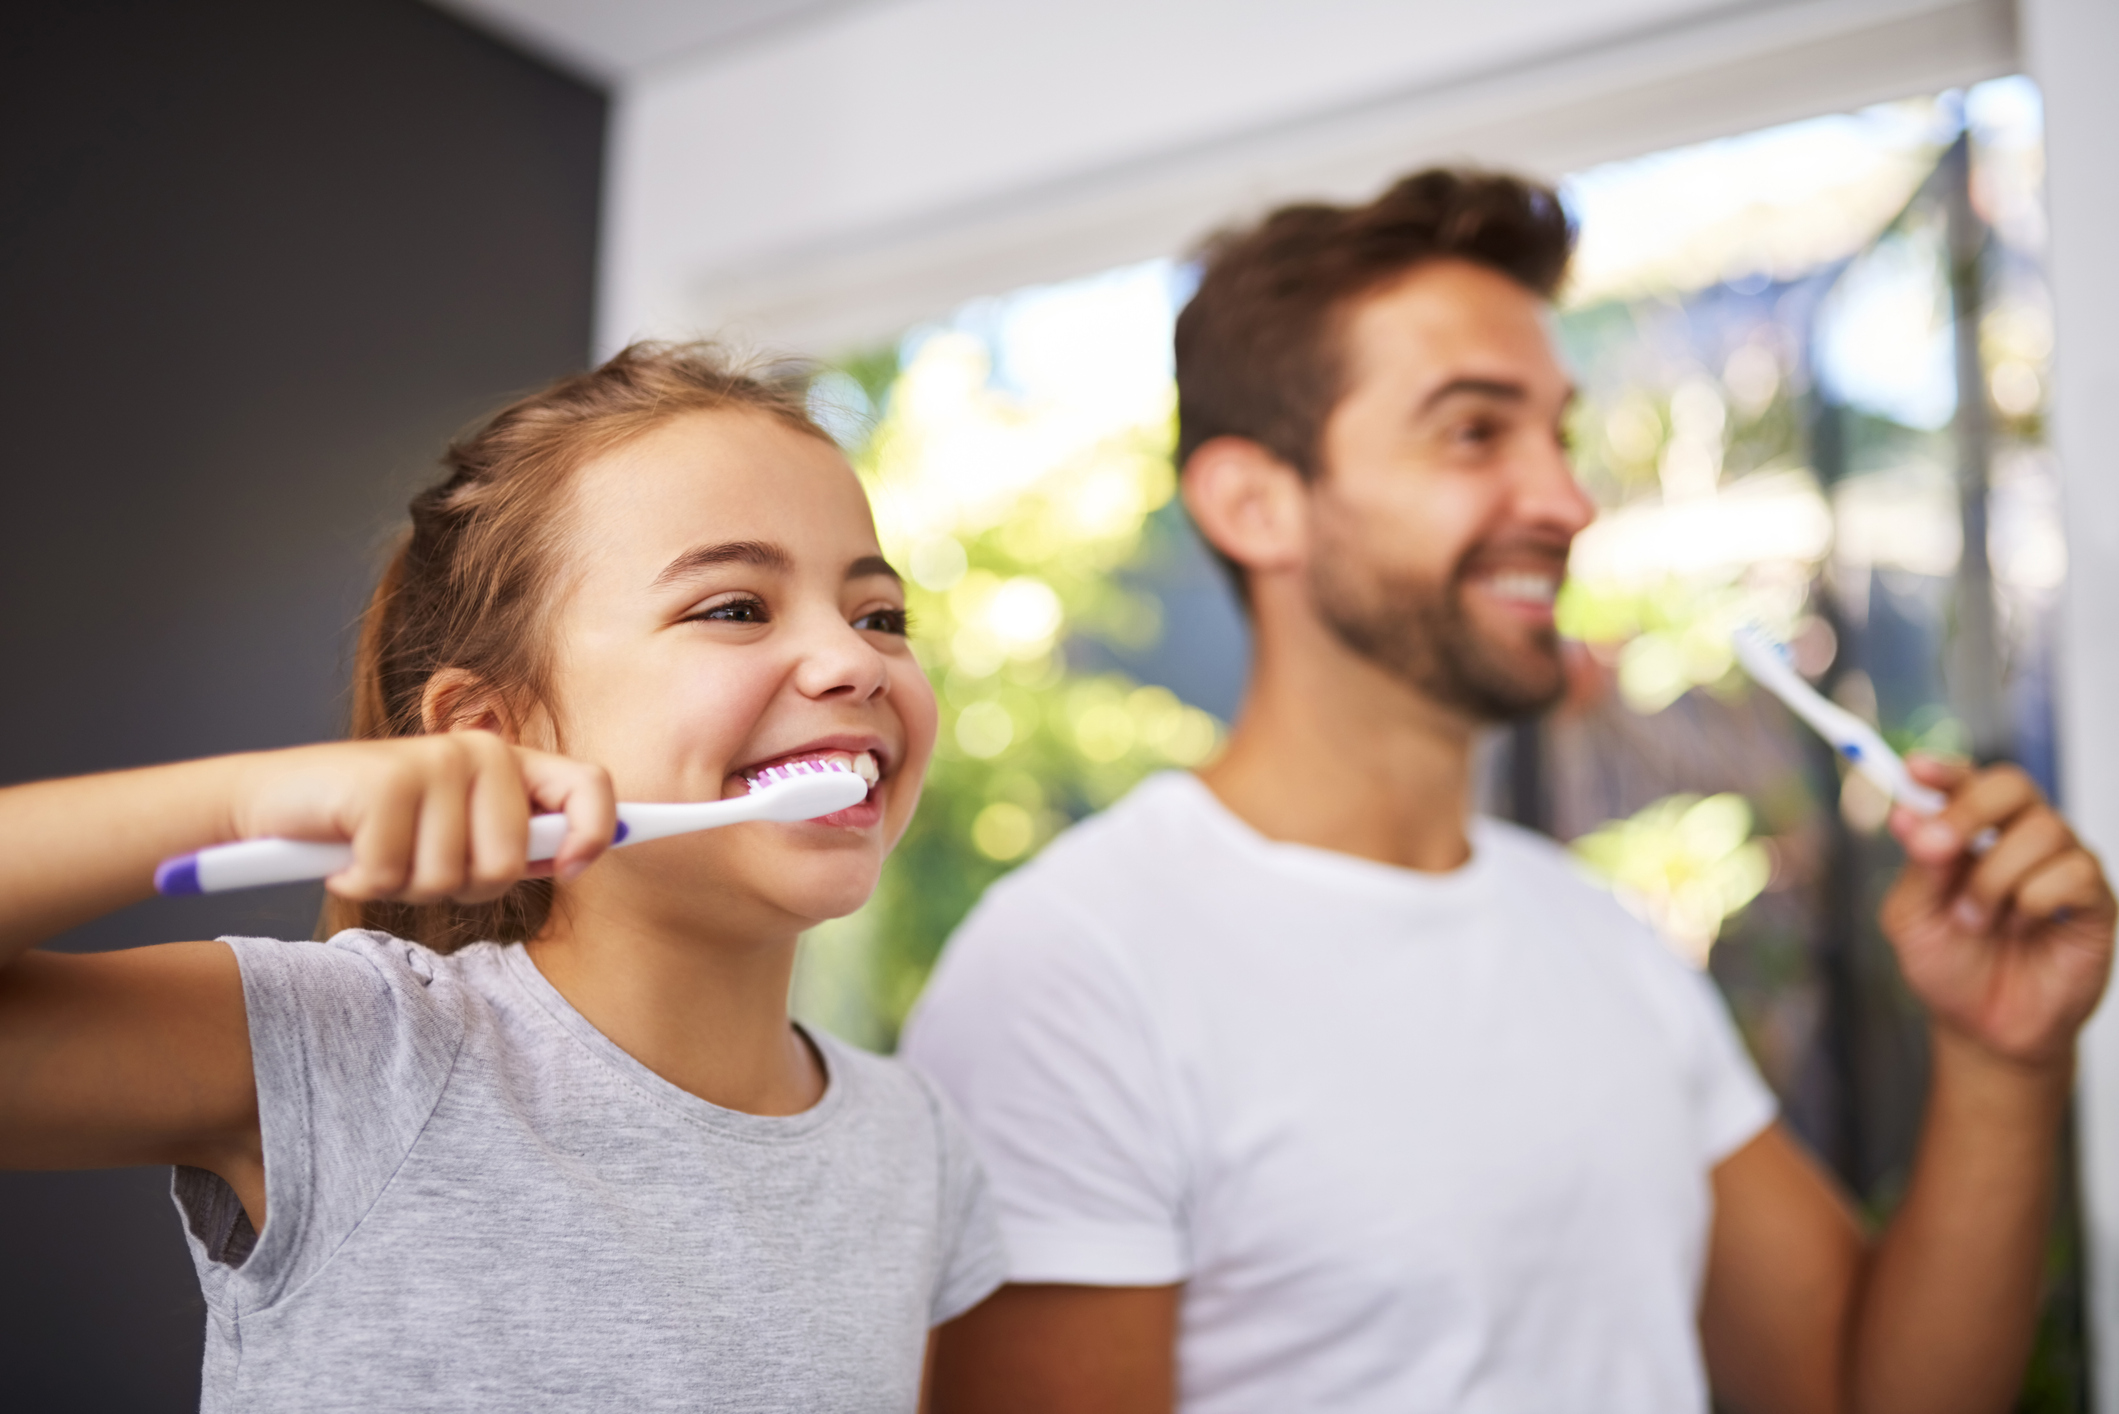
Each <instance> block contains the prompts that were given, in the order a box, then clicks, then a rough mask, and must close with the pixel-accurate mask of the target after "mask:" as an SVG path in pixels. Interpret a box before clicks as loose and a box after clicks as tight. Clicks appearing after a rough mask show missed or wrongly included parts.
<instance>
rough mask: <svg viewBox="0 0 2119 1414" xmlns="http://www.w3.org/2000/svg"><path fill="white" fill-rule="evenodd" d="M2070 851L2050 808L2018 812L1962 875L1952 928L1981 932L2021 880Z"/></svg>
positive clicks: (2069, 837)
mask: <svg viewBox="0 0 2119 1414" xmlns="http://www.w3.org/2000/svg"><path fill="white" fill-rule="evenodd" d="M2074 848H2075V837H2074V835H2073V834H2072V833H2071V832H2070V831H2069V830H2068V827H2067V824H2066V822H2065V821H2063V820H2062V819H2061V818H2060V817H2059V816H2058V815H2056V814H2054V813H2053V812H2052V811H2051V810H2050V809H2048V808H2047V807H2045V806H2043V805H2040V806H2037V807H2036V808H2034V809H2031V810H2026V811H2024V812H2023V813H2022V814H2020V815H2018V816H2017V817H2016V818H2015V819H2014V820H2013V821H2011V822H2010V824H2009V827H2008V828H2007V829H2006V830H2003V831H2002V832H2001V835H2000V837H1999V838H1998V839H1997V840H1995V842H1994V845H1993V847H1992V848H1991V849H1989V850H1987V852H1986V853H1985V854H1983V855H1981V856H1980V857H1979V859H1978V861H1977V862H1976V863H1975V864H1973V865H1972V867H1971V869H1970V871H1969V872H1968V873H1966V875H1965V878H1964V885H1963V887H1962V889H1961V890H1960V891H1959V893H1958V896H1957V901H1956V903H1954V904H1953V905H1952V906H1951V908H1952V912H1953V914H1954V916H1955V918H1956V920H1957V922H1958V924H1959V925H1960V926H1961V927H1964V928H1968V929H1971V930H1973V931H1975V932H1977V931H1982V930H1984V929H1985V928H1986V927H1987V925H1988V923H1989V922H1990V921H1991V920H1993V919H1994V918H1996V917H1998V916H2000V915H2001V913H2002V912H2003V911H2004V910H2005V909H2006V908H2007V907H2008V906H2009V905H2010V904H2011V903H2012V902H2015V896H2016V894H2017V892H2018V891H2019V890H2020V889H2021V888H2022V887H2023V885H2024V884H2025V882H2026V881H2028V880H2029V879H2030V878H2031V877H2032V876H2033V875H2035V874H2036V873H2038V871H2039V870H2041V869H2043V868H2044V867H2046V866H2047V865H2048V864H2050V863H2051V862H2052V861H2053V860H2055V859H2058V858H2060V857H2061V856H2063V855H2065V854H2067V853H2068V852H2069V851H2070V850H2073V849H2074ZM2019 907H2020V904H2019Z"/></svg>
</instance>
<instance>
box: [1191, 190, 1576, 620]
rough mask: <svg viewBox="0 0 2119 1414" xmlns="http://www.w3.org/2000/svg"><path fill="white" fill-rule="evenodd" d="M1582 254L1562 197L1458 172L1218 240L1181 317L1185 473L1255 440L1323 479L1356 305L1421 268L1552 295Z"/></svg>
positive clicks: (1311, 207) (1290, 212) (1295, 210)
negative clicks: (1468, 268)
mask: <svg viewBox="0 0 2119 1414" xmlns="http://www.w3.org/2000/svg"><path fill="white" fill-rule="evenodd" d="M1573 247H1574V228H1573V226H1572V225H1570V223H1569V222H1568V219H1567V213H1566V211H1565V210H1563V209H1562V208H1561V206H1560V199H1559V197H1558V196H1556V195H1555V194H1554V193H1553V191H1552V189H1551V188H1550V187H1545V186H1540V185H1539V184H1537V183H1535V182H1529V181H1525V180H1524V179H1522V178H1520V177H1511V176H1506V175H1503V174H1501V173H1497V172H1478V171H1469V170H1462V169H1454V168H1446V167H1444V168H1434V169H1431V170H1429V171H1425V172H1416V173H1415V174H1413V175H1412V176H1410V177H1407V178H1405V179H1404V180H1402V181H1400V182H1398V183H1397V184H1396V185H1395V186H1393V187H1391V189H1390V190H1388V191H1386V192H1384V193H1383V195H1381V196H1379V197H1377V198H1376V199H1375V200H1374V201H1372V202H1370V203H1369V204H1368V205H1366V206H1326V205H1323V204H1321V203H1317V204H1304V205H1300V206H1283V207H1281V208H1280V209H1279V210H1278V211H1275V212H1273V213H1272V214H1270V215H1269V216H1267V217H1266V218H1265V219H1264V220H1263V221H1261V222H1259V223H1258V224H1257V225H1255V226H1252V227H1249V228H1248V229H1243V230H1235V231H1225V232H1223V233H1221V234H1220V235H1218V236H1215V237H1213V238H1212V239H1210V240H1209V241H1208V242H1207V244H1206V246H1205V248H1204V249H1203V250H1202V251H1201V264H1202V267H1203V268H1202V271H1201V274H1200V281H1199V290H1198V292H1197V293H1196V294H1194V295H1193V296H1192V299H1191V302H1190V303H1188V304H1187V305H1186V306H1185V308H1184V312H1183V313H1181V314H1179V315H1178V316H1177V464H1178V466H1179V467H1180V468H1182V467H1183V466H1184V464H1185V462H1186V460H1187V459H1188V458H1190V457H1191V455H1192V453H1193V452H1195V451H1197V450H1198V449H1199V448H1200V446H1201V445H1202V444H1203V443H1205V442H1208V441H1210V440H1212V439H1213V438H1216V437H1246V438H1249V439H1250V440H1251V441H1254V442H1257V443H1259V444H1261V445H1262V446H1264V447H1265V448H1266V450H1267V451H1270V452H1271V453H1273V455H1274V456H1276V457H1279V458H1280V459H1281V460H1282V461H1284V462H1286V463H1287V464H1288V465H1289V466H1291V467H1293V468H1295V470H1296V471H1297V472H1298V473H1300V474H1301V475H1302V476H1303V477H1304V479H1306V480H1308V479H1314V478H1315V477H1316V476H1317V474H1318V472H1319V471H1320V470H1321V469H1322V468H1321V467H1320V465H1319V451H1320V443H1321V441H1322V439H1323V435H1324V424H1325V420H1326V418H1328V417H1329V416H1330V415H1331V411H1332V408H1333V406H1334V405H1335V404H1337V403H1338V401H1339V399H1340V396H1341V395H1342V394H1343V392H1344V391H1345V389H1344V386H1343V378H1344V373H1345V370H1344V368H1343V366H1342V364H1343V359H1342V357H1341V354H1342V350H1341V347H1340V344H1341V340H1340V337H1339V336H1340V330H1341V326H1342V325H1343V323H1344V320H1345V315H1346V312H1347V310H1348V308H1349V307H1350V306H1351V305H1352V304H1353V302H1354V301H1355V300H1356V299H1357V298H1359V297H1360V296H1362V295H1364V294H1367V293H1369V292H1370V291H1371V290H1373V289H1375V288H1377V287H1378V286H1380V285H1384V284H1388V283H1389V282H1390V281H1392V280H1394V279H1396V278H1397V277H1398V276H1400V275H1403V274H1405V273H1406V272H1407V271H1409V270H1411V269H1412V268H1413V267H1414V266H1416V265H1423V264H1425V263H1427V262H1428V261H1431V260H1466V261H1470V262H1472V263H1474V264H1477V265H1484V266H1486V267H1488V268H1489V269H1493V270H1498V271H1500V272H1501V273H1502V274H1504V275H1506V276H1508V277H1509V278H1510V279H1512V280H1514V281H1515V282H1516V283H1517V284H1519V285H1521V286H1523V287H1524V288H1525V289H1527V290H1529V291H1530V292H1531V293H1533V294H1535V295H1538V296H1540V297H1541V298H1544V299H1551V298H1552V297H1553V294H1554V293H1555V291H1557V290H1558V289H1559V286H1560V281H1561V279H1562V277H1564V276H1565V275H1566V273H1567V258H1568V255H1569V254H1570V253H1571V251H1572V250H1573ZM1217 558H1218V556H1217ZM1224 567H1225V568H1228V569H1229V570H1230V571H1231V572H1232V574H1234V573H1235V566H1232V565H1227V564H1226V562H1225V565H1224ZM1235 577H1236V582H1237V584H1238V586H1239V587H1241V585H1242V582H1243V581H1242V577H1241V575H1240V574H1238V575H1236V576H1235Z"/></svg>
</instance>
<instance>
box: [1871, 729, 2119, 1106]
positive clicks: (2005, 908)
mask: <svg viewBox="0 0 2119 1414" xmlns="http://www.w3.org/2000/svg"><path fill="white" fill-rule="evenodd" d="M1907 765H1908V766H1909V767H1910V768H1911V769H1912V771H1913V774H1914V775H1915V776H1916V777H1917V778H1918V779H1919V780H1921V781H1922V782H1923V783H1924V784H1927V785H1931V786H1934V787H1936V788H1938V789H1940V790H1942V791H1945V792H1946V793H1947V794H1948V795H1949V797H1950V801H1949V804H1948V805H1947V806H1946V807H1945V808H1944V809H1943V811H1942V813H1941V814H1939V815H1934V816H1921V815H1917V814H1915V813H1914V812H1913V811H1911V810H1908V809H1906V808H1905V807H1903V806H1901V807H1899V808H1898V809H1896V810H1894V811H1893V812H1892V813H1891V832H1892V833H1893V834H1894V835H1896V836H1897V837H1898V839H1899V841H1900V843H1902V844H1903V845H1904V846H1905V850H1906V860H1907V862H1906V867H1905V870H1904V872H1903V873H1901V874H1900V875H1899V877H1898V882H1897V883H1896V884H1894V885H1893V886H1892V888H1891V892H1890V894H1889V896H1888V897H1886V898H1885V899H1884V906H1883V915H1882V921H1883V929H1884V933H1885V935H1886V936H1887V937H1889V938H1890V940H1891V943H1892V945H1893V946H1894V947H1896V948H1897V950H1898V960H1899V965H1900V967H1901V968H1902V969H1903V970H1904V972H1905V977H1906V981H1907V983H1908V985H1910V986H1911V987H1912V989H1913V992H1914V995H1916V996H1918V997H1919V998H1920V1000H1921V1001H1922V1002H1923V1003H1924V1004H1925V1005H1926V1006H1927V1008H1928V1011H1929V1014H1930V1015H1931V1016H1932V1017H1933V1018H1934V1019H1935V1021H1936V1022H1937V1024H1939V1025H1941V1026H1944V1027H1947V1028H1948V1029H1950V1030H1951V1031H1954V1032H1956V1033H1957V1034H1959V1035H1960V1036H1962V1037H1963V1038H1965V1039H1966V1040H1969V1041H1971V1042H1973V1043H1974V1044H1975V1045H1977V1046H1978V1047H1979V1048H1980V1049H1982V1050H1984V1051H1986V1052H1988V1053H1989V1054H1991V1055H1993V1056H1996V1057H1998V1058H2000V1059H2004V1060H2008V1061H2012V1062H2015V1063H2018V1064H2023V1065H2032V1066H2049V1065H2065V1064H2066V1063H2067V1062H2068V1060H2069V1059H2070V1057H2071V1056H2072V1055H2073V1047H2074V1042H2075V1033H2076V1032H2077V1031H2079V1030H2080V1029H2081V1027H2082V1023H2083V1021H2084V1020H2085V1019H2087V1018H2088V1016H2089V1014H2090V1012H2091V1011H2092V1010H2093V1009H2095V1007H2096V1005H2097V999H2098V998H2099V997H2100V996H2102V995H2103V993H2104V985H2105V979H2106V978H2107V977H2108V976H2109V975H2110V973H2111V968H2112V930H2113V919H2114V914H2115V908H2114V903H2113V898H2112V890H2111V886H2110V885H2109V884H2108V883H2107V882H2106V880H2105V877H2104V869H2103V866H2102V865H2100V864H2099V863H2098V862H2097V859H2096V857H2095V856H2094V855H2092V854H2091V853H2090V852H2089V851H2088V850H2086V849H2084V848H2083V847H2082V845H2081V844H2080V843H2079V842H2078V841H2077V840H2076V839H2075V835H2074V832H2073V831H2072V830H2070V829H2069V828H2068V826H2067V822H2066V821H2064V820H2062V819H2061V818H2060V816H2059V815H2058V814H2057V813H2056V812H2055V811H2054V810H2053V808H2052V806H2051V805H2049V804H2048V803H2047V802H2046V799H2045V797H2044V795H2043V794H2041V793H2040V792H2039V789H2038V787H2037V786H2036V785H2035V784H2034V783H2033V782H2032V781H2031V778H2030V777H2029V776H2027V775H2025V774H2024V773H2023V772H2022V771H2021V770H2019V769H2017V768H2016V767H2014V766H1993V767H1989V768H1987V769H1986V770H1983V771H1976V772H1975V771H1973V770H1971V769H1970V768H1969V767H1966V766H1964V765H1960V764H1955V763H1946V762H1941V761H1935V760H1930V759H1927V758H1924V757H1918V756H1916V757H1913V758H1912V759H1911V760H1909V761H1908V762H1907ZM1989 830H1991V831H1992V832H1993V834H1992V836H1990V838H1991V841H1992V842H1991V844H1985V845H1984V847H1983V848H1975V846H1976V845H1979V844H1981V843H1983V842H1982V841H1981V836H1982V834H1983V833H1984V832H1986V831H1989Z"/></svg>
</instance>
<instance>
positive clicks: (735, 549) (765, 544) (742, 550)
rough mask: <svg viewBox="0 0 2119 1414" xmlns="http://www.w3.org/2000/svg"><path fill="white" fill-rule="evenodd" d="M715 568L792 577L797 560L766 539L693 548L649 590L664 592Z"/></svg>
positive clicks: (668, 566)
mask: <svg viewBox="0 0 2119 1414" xmlns="http://www.w3.org/2000/svg"><path fill="white" fill-rule="evenodd" d="M716 565H755V566H756V567H757V568H759V569H763V570H772V571H774V572H776V573H779V574H790V573H792V572H793V571H794V568H795V557H794V556H792V555H790V554H788V553H787V551H785V550H783V549H781V548H780V547H779V546H778V545H774V544H772V543H770V542H769V541H764V540H725V541H723V542H722V543H721V544H719V545H694V546H693V547H692V548H691V549H689V550H686V551H685V552H684V553H683V554H681V555H679V556H678V557H677V558H676V559H674V560H671V561H670V562H669V563H668V564H666V565H664V566H663V567H662V573H661V574H658V575H656V576H655V582H654V583H653V584H651V585H649V586H648V587H649V588H650V589H661V588H662V587H663V586H665V585H669V584H674V583H676V582H677V581H678V580H681V579H687V578H689V577H690V576H692V575H695V574H697V573H698V572H699V571H701V570H705V569H712V568H713V567H714V566H716Z"/></svg>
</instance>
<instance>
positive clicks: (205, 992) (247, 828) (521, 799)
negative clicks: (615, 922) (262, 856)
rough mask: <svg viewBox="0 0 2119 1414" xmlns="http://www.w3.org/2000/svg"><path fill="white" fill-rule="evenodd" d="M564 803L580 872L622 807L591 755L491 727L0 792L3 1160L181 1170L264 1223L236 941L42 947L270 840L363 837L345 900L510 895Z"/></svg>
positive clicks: (564, 866)
mask: <svg viewBox="0 0 2119 1414" xmlns="http://www.w3.org/2000/svg"><path fill="white" fill-rule="evenodd" d="M536 810H564V811H565V812H566V813H567V815H568V816H569V817H570V821H571V829H570V832H569V834H568V838H567V842H566V844H565V845H564V846H563V847H562V849H561V850H560V853H559V856H558V857H557V859H555V860H554V867H555V869H556V871H557V872H558V873H560V874H561V875H563V876H570V875H572V874H576V873H579V872H580V871H581V870H582V869H584V868H586V867H588V865H589V864H590V863H591V862H592V861H593V860H594V859H595V858H596V857H597V856H598V855H599V854H601V853H602V851H603V849H604V848H605V847H606V842H607V841H608V840H609V839H610V837H611V832H612V830H613V828H614V827H615V824H616V820H617V815H616V804H615V802H614V800H613V798H612V793H611V786H610V781H609V779H608V778H607V777H606V776H605V775H604V773H603V772H602V770H601V769H600V768H598V767H595V766H590V765H587V764H585V763H583V762H578V761H569V760H567V759H565V758H563V757H558V756H551V755H547V754H545V753H542V752H534V751H528V750H524V749H522V748H520V747H514V746H510V745H508V744H507V743H506V742H503V741H502V740H501V739H500V738H499V737H496V736H493V735H491V734H489V733H485V732H453V733H448V734H445V735H438V736H426V737H413V738H405V739H401V740H393V741H376V742H343V743H336V744H332V745H326V746H309V747H298V748H295V749H293V750H290V751H273V752H259V753H255V754H251V755H244V756H227V757H219V758H215V759H212V760H207V761H193V762H186V763H184V764H181V765H175V766H157V767H152V768H149V769H146V770H140V771H122V772H115V773H112V774H110V775H104V776H90V777H84V778H80V779H75V780H64V781H43V782H38V783H36V784H33V785H26V786H15V787H11V788H9V789H6V790H0V1167H6V1168H86V1167H101V1166H109V1165H119V1164H144V1163H184V1164H192V1165H196V1166H197V1167H200V1168H205V1169H209V1170H212V1171H213V1172H216V1173H219V1174H220V1175H221V1176H222V1177H223V1178H225V1179H227V1180H228V1182H229V1183H230V1184H231V1185H232V1186H234V1187H235V1189H236V1191H237V1193H238V1195H240V1196H241V1197H242V1198H243V1200H244V1204H245V1206H246V1207H247V1208H249V1210H250V1213H251V1218H252V1220H253V1223H254V1224H255V1225H256V1226H258V1227H259V1228H260V1229H262V1228H263V1226H264V1213H263V1196H264V1183H263V1168H262V1161H261V1159H260V1147H259V1141H258V1130H257V1090H256V1084H255V1081H254V1079H253V1077H252V1074H251V1068H250V1040H249V1032H248V1025H247V1018H246V1016H245V1013H244V1009H243V987H242V978H241V975H240V974H239V972H238V971H237V968H236V962H235V957H234V954H233V953H231V952H230V951H229V949H227V948H226V947H224V946H222V945H221V944H218V943H173V944H169V945H166V946H162V947H152V948H136V949H133V950H130V951H127V952H118V953H101V954H94V955H87V956H66V955H60V954H52V953H38V952H31V951H30V949H32V948H34V947H35V946H36V945H37V944H38V943H40V942H43V941H44V940H45V939H47V938H50V937H52V936H53V935H55V934H57V933H60V932H63V931H64V930H66V929H68V928H71V927H74V926H76V925H78V924H81V923H85V922H87V921H88V920H90V919H92V918H95V917H98V916H99V915H101V914H104V913H108V912H110V911H111V910H112V909H115V908H119V907H122V906H123V905H125V904H128V903H133V902H136V901H138V900H140V899H143V898H146V897H147V896H148V895H149V894H151V893H152V892H153V882H152V880H153V875H154V867H155V865H156V864H157V863H159V862H160V861H161V860H162V859H164V858H167V857H168V856H170V855H172V854H181V853H184V852H187V851H190V850H195V849H200V848H203V847H205V846H207V845H212V844H219V843H223V842H225V841H229V840H236V839H252V838H257V837H259V836H264V835H285V836H289V837H293V838H298V839H317V840H345V841H350V842H351V843H352V845H353V852H354V860H353V863H352V864H351V865H349V866H348V867H347V868H346V869H345V870H344V871H342V872H341V873H339V874H337V875H334V876H333V877H332V878H331V879H329V880H328V881H326V886H327V887H328V888H330V889H331V890H332V892H334V893H337V894H340V895H343V896H345V897H348V898H394V899H403V900H407V901H412V902H428V901H434V900H440V899H460V900H463V901H467V902H469V901H475V900H480V899H489V898H494V897H497V896H498V895H499V894H500V893H501V892H503V891H504V890H505V889H506V888H507V887H508V886H509V885H511V884H513V883H514V882H515V881H516V880H518V879H520V878H521V877H522V876H523V875H524V874H525V872H527V868H526V865H525V861H524V854H525V852H526V849H527V844H528V824H529V817H530V815H531V814H532V813H533V812H534V811H536Z"/></svg>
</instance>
